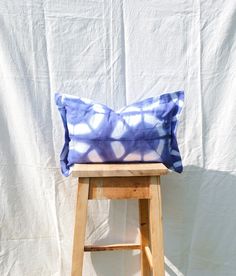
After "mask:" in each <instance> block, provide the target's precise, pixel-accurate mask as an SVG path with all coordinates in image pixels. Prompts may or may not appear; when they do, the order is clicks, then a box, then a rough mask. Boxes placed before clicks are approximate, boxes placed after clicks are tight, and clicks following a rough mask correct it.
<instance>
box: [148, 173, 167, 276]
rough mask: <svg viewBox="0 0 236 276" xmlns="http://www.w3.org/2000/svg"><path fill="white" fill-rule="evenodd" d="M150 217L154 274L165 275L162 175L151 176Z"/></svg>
mask: <svg viewBox="0 0 236 276" xmlns="http://www.w3.org/2000/svg"><path fill="white" fill-rule="evenodd" d="M150 180H151V183H150V193H151V198H150V201H149V218H150V238H151V251H152V260H153V276H164V275H165V269H164V248H163V230H162V208H161V189H160V176H152V177H150Z"/></svg>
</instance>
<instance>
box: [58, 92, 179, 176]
mask: <svg viewBox="0 0 236 276" xmlns="http://www.w3.org/2000/svg"><path fill="white" fill-rule="evenodd" d="M183 101H184V92H183V91H176V92H171V93H165V94H162V95H160V96H157V97H152V98H147V99H145V100H141V101H138V102H136V103H133V104H130V105H128V106H125V107H123V108H122V109H120V110H119V111H117V112H115V111H114V110H112V109H110V108H109V107H107V106H106V105H103V104H100V103H96V102H94V101H92V100H90V99H87V98H83V97H76V96H72V95H68V94H61V93H56V94H55V102H56V104H57V107H58V109H59V111H60V114H61V118H62V121H63V125H64V128H65V143H64V146H63V149H62V152H61V155H60V163H61V172H62V174H63V175H64V176H68V175H69V174H70V173H71V168H72V166H73V165H74V164H75V163H127V162H158V163H163V164H164V165H166V166H167V167H168V168H169V169H171V170H174V171H176V172H179V173H181V172H182V170H183V167H182V161H181V156H180V153H179V148H178V145H177V140H176V128H177V123H178V116H179V114H180V112H181V109H182V106H183Z"/></svg>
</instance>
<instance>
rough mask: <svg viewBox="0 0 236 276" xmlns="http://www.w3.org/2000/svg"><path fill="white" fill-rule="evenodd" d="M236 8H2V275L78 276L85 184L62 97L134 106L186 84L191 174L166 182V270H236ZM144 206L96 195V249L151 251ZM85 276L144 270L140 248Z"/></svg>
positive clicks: (92, 229) (219, 1) (77, 4)
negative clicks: (68, 137)
mask: <svg viewBox="0 0 236 276" xmlns="http://www.w3.org/2000/svg"><path fill="white" fill-rule="evenodd" d="M235 22H236V1H223V0H214V1H212V0H181V1H179V0H151V1H150V0H149V1H148V0H142V1H137V0H129V1H121V0H112V1H110V0H91V1H84V0H77V1H68V0H58V1H55V0H47V1H43V0H34V1H30V0H11V1H9V0H1V2H0V78H1V81H0V275H1V276H69V275H71V260H72V251H73V247H72V244H73V231H74V221H75V209H76V198H77V189H78V179H77V178H75V177H72V176H71V175H70V176H69V177H64V176H63V175H62V174H61V170H60V158H59V156H60V153H61V150H62V145H63V143H64V137H63V135H64V132H65V130H64V127H63V124H62V122H61V118H60V115H59V112H58V109H57V107H56V105H55V100H54V92H55V91H66V93H68V94H70V95H74V96H76V95H77V96H78V95H79V96H81V97H86V98H89V99H92V100H94V101H96V102H100V103H103V104H105V105H107V106H109V107H111V108H112V109H113V110H116V111H118V110H120V109H121V108H122V107H123V106H127V105H129V104H131V103H133V102H137V101H140V100H143V99H146V98H149V97H154V96H158V95H160V94H161V93H165V92H167V91H177V90H184V92H185V98H184V106H185V107H184V108H183V110H182V112H181V114H180V116H179V125H178V128H177V131H176V137H177V140H178V147H179V151H180V153H181V157H182V163H183V167H184V171H183V172H182V173H181V174H178V173H174V172H172V171H169V173H168V174H167V175H165V176H161V195H162V207H163V208H162V212H163V233H164V254H165V269H166V276H183V275H184V276H235V274H236V273H235V271H236V239H235V229H236V219H235V218H236V208H235V198H236V184H235V183H236V143H235V137H236V120H235V118H236V92H235V91H236V28H235ZM138 220H139V214H138V202H137V200H89V206H88V220H87V223H88V224H87V229H86V242H87V244H113V243H120V242H121V243H135V244H139V242H140V240H139V237H140V236H139V230H138V228H139V222H138ZM83 275H85V276H111V275H112V276H140V250H132V251H131V250H116V251H113V252H111V251H106V252H102V251H101V252H98V253H94V252H87V253H85V254H84V268H83Z"/></svg>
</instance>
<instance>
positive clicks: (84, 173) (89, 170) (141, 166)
mask: <svg viewBox="0 0 236 276" xmlns="http://www.w3.org/2000/svg"><path fill="white" fill-rule="evenodd" d="M167 171H168V170H167V168H166V167H165V166H164V165H163V164H162V163H125V164H124V163H122V164H75V165H74V166H73V170H72V176H76V177H112V176H150V175H164V174H167Z"/></svg>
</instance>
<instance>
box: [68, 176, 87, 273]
mask: <svg viewBox="0 0 236 276" xmlns="http://www.w3.org/2000/svg"><path fill="white" fill-rule="evenodd" d="M88 193H89V178H79V179H78V193H77V205H76V215H75V228H74V243H73V257H72V272H71V275H72V276H82V271H83V258H84V240H85V232H86V223H87V208H88Z"/></svg>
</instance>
